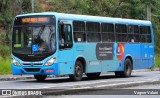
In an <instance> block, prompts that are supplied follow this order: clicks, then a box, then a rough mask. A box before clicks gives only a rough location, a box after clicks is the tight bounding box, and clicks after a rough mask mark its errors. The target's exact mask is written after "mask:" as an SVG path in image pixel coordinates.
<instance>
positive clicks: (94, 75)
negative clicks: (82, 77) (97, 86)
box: [86, 72, 101, 79]
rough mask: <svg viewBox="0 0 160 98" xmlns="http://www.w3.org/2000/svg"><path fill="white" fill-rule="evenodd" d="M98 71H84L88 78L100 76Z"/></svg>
mask: <svg viewBox="0 0 160 98" xmlns="http://www.w3.org/2000/svg"><path fill="white" fill-rule="evenodd" d="M100 74H101V73H100V72H97V73H86V76H87V77H88V78H90V79H96V78H98V77H99V76H100Z"/></svg>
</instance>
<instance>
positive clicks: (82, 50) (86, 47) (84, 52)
mask: <svg viewBox="0 0 160 98" xmlns="http://www.w3.org/2000/svg"><path fill="white" fill-rule="evenodd" d="M74 57H84V58H85V61H86V66H85V73H92V72H101V64H100V61H98V60H97V58H96V44H95V43H85V44H84V43H75V52H74Z"/></svg>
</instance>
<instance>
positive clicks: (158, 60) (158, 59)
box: [154, 54, 160, 68]
mask: <svg viewBox="0 0 160 98" xmlns="http://www.w3.org/2000/svg"><path fill="white" fill-rule="evenodd" d="M154 67H155V68H160V54H155V66H154Z"/></svg>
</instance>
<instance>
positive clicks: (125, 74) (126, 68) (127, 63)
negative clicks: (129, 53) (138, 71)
mask: <svg viewBox="0 0 160 98" xmlns="http://www.w3.org/2000/svg"><path fill="white" fill-rule="evenodd" d="M131 73H132V63H131V60H130V59H128V58H127V59H126V60H125V62H124V71H116V72H115V75H116V77H124V78H128V77H130V76H131Z"/></svg>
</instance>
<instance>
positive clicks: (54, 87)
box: [0, 71, 160, 98]
mask: <svg viewBox="0 0 160 98" xmlns="http://www.w3.org/2000/svg"><path fill="white" fill-rule="evenodd" d="M159 82H160V72H159V71H151V72H148V71H147V72H134V73H132V77H130V78H116V77H115V75H114V73H108V74H102V75H101V76H100V77H99V78H98V79H92V80H90V79H88V78H86V77H84V78H83V80H82V81H79V82H72V81H70V80H69V78H68V77H59V78H52V79H51V78H49V79H47V80H46V81H44V82H37V81H36V80H35V79H31V80H21V81H20V80H19V81H1V82H0V90H4V89H5V90H9V89H18V90H26V91H28V90H27V89H30V90H34V91H35V90H43V89H45V93H44V94H43V93H42V95H45V94H53V95H54V94H60V95H65V94H68V92H69V91H71V92H72V94H77V93H79V92H82V93H83V92H87V91H88V89H89V90H90V89H96V90H97V89H113V88H128V87H132V86H137V85H146V84H150V85H151V84H159ZM156 87H158V88H159V89H160V86H159V85H158V86H155V89H157V88H156ZM140 88H141V87H140ZM67 91H68V92H67ZM73 91H74V92H73ZM0 92H2V91H0ZM57 92H58V93H57ZM66 92H67V93H66ZM159 93H160V92H159ZM90 94H96V93H90ZM0 97H1V95H0ZM63 98H65V97H63ZM155 98H156V97H155Z"/></svg>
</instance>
